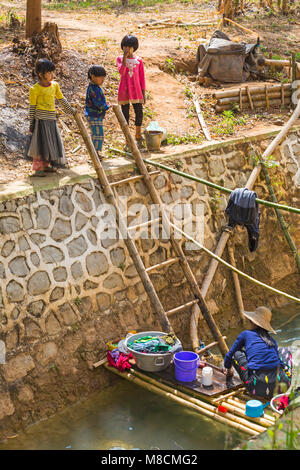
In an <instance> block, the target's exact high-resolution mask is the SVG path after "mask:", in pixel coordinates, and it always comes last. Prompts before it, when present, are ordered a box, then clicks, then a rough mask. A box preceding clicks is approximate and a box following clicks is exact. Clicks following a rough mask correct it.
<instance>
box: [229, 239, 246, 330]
mask: <svg viewBox="0 0 300 470" xmlns="http://www.w3.org/2000/svg"><path fill="white" fill-rule="evenodd" d="M227 250H228V255H229V263H230V264H231V265H232V266H234V267H236V263H235V258H234V251H233V246H232V243H231V241H229V242H228V245H227ZM231 273H232V278H233V283H234V288H235V295H236V300H237V304H238V311H239V315H240V317H241V320H242V324H243V325H245V323H246V319H245V315H244V303H243V297H242V291H241V285H240V280H239V276H238V275H237V273H236V272H234V271H231Z"/></svg>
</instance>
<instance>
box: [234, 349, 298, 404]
mask: <svg viewBox="0 0 300 470" xmlns="http://www.w3.org/2000/svg"><path fill="white" fill-rule="evenodd" d="M278 354H279V357H280V359H281V360H282V361H283V362H284V363H285V367H284V369H283V368H282V367H281V366H278V368H276V369H259V370H251V369H248V364H247V358H246V354H245V352H244V351H236V353H234V355H233V361H232V365H233V367H234V368H235V370H236V371H237V373H238V374H239V376H240V379H241V380H242V382H244V384H245V386H246V389H247V391H248V392H249V393H251V394H252V395H255V396H258V397H264V398H272V396H273V394H274V392H276V394H278V393H284V392H285V391H286V390H283V388H285V389H286V388H288V387H289V386H290V385H291V372H292V367H291V353H290V351H289V348H278ZM282 384H285V386H283V387H282Z"/></svg>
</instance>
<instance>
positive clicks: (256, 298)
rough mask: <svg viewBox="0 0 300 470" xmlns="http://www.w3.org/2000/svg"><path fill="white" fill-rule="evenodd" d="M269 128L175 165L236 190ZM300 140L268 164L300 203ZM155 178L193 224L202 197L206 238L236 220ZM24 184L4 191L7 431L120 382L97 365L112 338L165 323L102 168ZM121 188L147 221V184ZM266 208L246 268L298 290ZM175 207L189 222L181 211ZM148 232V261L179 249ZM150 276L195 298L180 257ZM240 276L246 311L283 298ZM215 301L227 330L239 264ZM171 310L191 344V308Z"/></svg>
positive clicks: (209, 200)
mask: <svg viewBox="0 0 300 470" xmlns="http://www.w3.org/2000/svg"><path fill="white" fill-rule="evenodd" d="M270 138H271V136H270V135H261V136H260V137H259V138H257V137H255V138H254V137H253V139H248V140H247V139H244V140H242V139H237V140H236V141H231V142H228V143H224V142H223V143H222V144H220V143H218V144H216V143H212V144H210V145H206V146H204V147H203V148H198V149H193V150H190V151H188V152H184V153H182V154H181V155H178V154H176V155H174V156H172V155H171V156H168V159H167V162H168V163H167V164H169V165H173V164H176V163H177V162H178V161H180V169H181V170H182V171H185V172H187V173H190V174H194V175H196V176H199V177H201V178H204V179H208V180H211V181H214V182H215V183H217V184H220V185H224V186H226V187H229V188H235V187H241V186H243V185H244V184H245V182H246V180H247V177H248V176H249V174H250V173H251V170H252V168H253V165H254V164H255V159H253V158H252V156H251V152H253V148H254V149H256V150H257V151H259V152H262V151H263V149H264V147H265V146H266V145H267V142H268V139H270ZM292 139H293V145H289V146H285V147H284V146H282V147H281V148H280V149H279V150H278V152H277V153H276V155H275V156H274V158H276V159H277V160H278V161H280V168H279V169H273V170H270V172H271V176H272V178H273V181H274V182H276V184H275V190H277V191H279V192H280V197H281V199H280V202H284V203H287V204H290V205H294V206H299V200H300V197H299V188H298V186H297V184H294V181H295V174H296V173H297V171H298V166H297V164H296V163H295V159H296V161H298V160H297V159H298V158H300V155H298V153H299V154H300V151H299V152H298V150H299V149H298V147H299V145H298V144H299V143H300V138H299V133H297V132H294V133H293V135H292ZM295 143H296V144H297V145H294V144H295ZM291 152H294V153H292V154H291ZM297 152H298V153H297ZM156 158H157V157H156ZM133 172H134V166H133V165H131V166H130V168H129V167H128V162H127V163H126V165H125V164H124V166H122V165H120V167H119V168H115V169H114V172H109V171H108V174H109V177H110V178H111V179H112V180H122V179H124V178H126V177H127V176H128V175H129V174H132V173H133ZM153 181H154V184H155V186H156V188H157V189H158V191H159V193H160V196H161V198H162V200H163V202H164V203H165V204H167V205H168V206H170V205H172V204H173V205H174V206H175V205H176V204H180V203H181V204H182V203H185V204H190V207H191V209H192V211H191V214H192V215H191V223H194V224H195V223H196V222H197V220H196V217H197V211H196V208H197V206H198V205H201V206H202V207H203V214H204V222H205V224H204V244H205V246H206V247H207V248H208V249H211V250H213V249H214V247H215V245H216V242H217V238H218V236H219V233H220V229H221V227H222V226H223V225H224V224H225V223H226V217H225V214H224V209H225V208H226V205H227V200H228V198H227V197H226V196H224V195H221V194H220V193H217V192H216V191H214V190H212V189H210V188H207V187H206V186H204V185H201V184H199V183H196V182H193V181H190V180H185V179H183V178H181V177H179V176H176V175H173V174H168V173H167V172H162V173H161V174H160V175H155V176H153ZM17 188H18V192H17V193H16V195H15V197H14V195H13V192H12V191H11V188H10V193H9V196H8V195H7V193H5V191H3V192H2V193H0V201H1V202H0V237H1V244H0V340H1V341H3V342H4V343H5V347H6V361H5V363H4V364H1V363H0V439H1V438H5V437H6V436H9V435H11V434H14V433H15V432H17V431H19V430H20V429H22V428H23V427H26V426H27V425H28V424H30V423H32V422H34V421H37V420H39V419H42V418H45V417H47V416H50V415H52V414H54V413H56V412H57V411H58V410H59V409H61V408H63V407H65V406H67V405H68V404H70V403H74V402H75V401H76V400H79V399H81V398H83V397H85V396H88V395H89V394H90V393H92V392H93V391H96V390H99V389H101V388H102V387H103V386H105V385H107V384H108V383H109V381H110V380H114V379H112V378H111V377H110V374H109V373H107V372H106V371H104V370H101V369H97V370H93V368H92V364H93V363H94V362H96V361H97V360H99V359H101V358H102V357H104V354H105V350H106V342H107V341H109V340H116V339H118V338H120V337H122V336H123V335H125V334H126V332H127V331H128V330H132V329H136V330H139V331H143V330H144V331H145V330H153V329H160V326H159V324H158V323H157V320H156V319H155V317H154V315H153V311H152V308H151V305H150V302H149V300H148V297H147V295H146V293H145V292H144V288H143V285H142V283H141V281H140V278H139V277H138V275H137V273H136V270H135V267H134V265H133V263H132V260H131V258H130V257H129V255H128V252H127V248H126V246H125V243H124V242H123V240H120V239H119V237H118V234H116V233H115V231H114V228H113V227H112V226H111V224H110V214H109V211H108V208H107V205H106V201H105V199H104V195H103V193H102V190H101V187H100V185H99V183H98V181H97V180H96V179H95V178H94V177H92V176H91V177H90V178H85V179H84V180H83V181H79V180H78V178H77V179H76V180H75V179H74V181H72V178H71V179H69V181H68V184H66V185H65V186H62V187H59V181H58V182H57V186H55V185H53V184H52V186H51V188H49V189H44V188H38V189H37V190H36V191H35V192H32V193H31V194H28V188H27V189H26V191H27V192H26V195H22V194H20V192H19V188H20V184H19V183H18V184H17ZM255 190H256V191H257V193H258V195H259V197H261V198H263V199H267V198H268V194H267V190H266V187H265V185H264V182H263V181H262V180H259V181H258V184H257V186H256V187H255ZM115 191H116V197H117V199H118V204H120V206H121V205H122V204H124V197H126V198H127V199H126V203H127V207H128V222H129V223H130V224H132V225H136V224H138V223H139V222H138V218H139V217H140V221H141V222H142V221H145V219H143V217H145V216H146V215H149V214H147V212H149V210H148V209H149V201H150V198H149V195H148V193H147V190H146V188H145V186H144V184H143V183H142V182H141V181H131V182H130V183H127V184H123V185H122V186H120V187H119V188H118V187H115ZM145 207H146V210H145ZM261 210H262V222H261V239H260V244H259V249H258V250H257V252H256V253H254V254H253V253H250V252H249V250H248V245H247V235H246V231H245V230H244V229H242V228H240V229H237V230H236V232H235V235H234V241H235V243H236V249H235V253H236V261H237V266H238V267H239V268H240V269H242V270H244V271H245V272H248V273H249V274H250V275H251V276H253V277H256V278H257V279H259V280H261V281H263V282H266V283H268V284H271V285H273V286H274V287H276V286H278V287H280V289H281V290H284V289H285V288H286V290H287V291H288V292H290V293H293V288H294V287H293V286H296V285H297V284H298V286H299V279H298V275H297V269H296V266H295V263H294V260H293V258H292V256H291V254H290V253H289V249H288V247H287V246H286V245H285V242H284V239H283V236H282V234H281V231H280V228H279V226H278V223H277V219H276V217H275V215H274V213H273V211H272V209H267V208H262V209H261ZM175 215H176V217H175V218H176V219H177V220H180V217H181V215H180V213H179V212H178V213H177V212H175ZM285 218H286V220H287V222H288V223H289V224H290V225H291V224H292V225H293V226H294V230H293V237H294V241H295V243H296V245H297V246H298V247H299V245H300V239H299V233H300V230H299V228H300V225H299V220H298V219H297V216H293V215H291V214H288V215H286V216H285ZM149 230H150V229H148V227H145V226H144V227H143V228H142V229H141V230H140V232H138V233H139V235H138V236H137V245H138V247H139V251H140V253H141V256H142V259H143V261H144V263H145V266H146V267H149V266H153V265H156V264H158V263H161V262H163V261H165V260H167V259H169V258H170V257H173V256H174V254H173V253H172V251H171V247H170V243H169V241H168V239H167V238H166V239H163V240H162V241H161V242H160V241H159V240H157V239H153V238H151V237H149V234H150V231H149ZM274 252H278V253H280V254H281V257H280V260H278V259H276V260H275V258H274ZM186 254H187V256H188V258H189V260H190V262H191V266H192V268H193V270H194V272H195V275H196V277H197V279H198V280H199V283H200V285H201V281H202V279H203V276H204V273H205V270H206V269H207V266H208V263H209V258H208V256H207V255H206V254H205V253H201V251H199V250H197V251H193V250H190V251H189V250H187V251H186ZM226 256H227V255H226V254H224V257H225V258H226ZM150 277H151V279H152V282H153V283H154V286H155V288H156V289H157V291H158V293H159V296H160V299H161V300H162V303H163V305H164V307H165V309H166V310H169V309H172V308H175V307H177V306H179V305H181V304H183V303H185V302H187V301H189V300H192V297H191V293H190V290H189V288H188V286H187V285H186V284H185V282H184V280H183V275H182V271H181V269H180V267H179V265H178V264H173V265H169V266H166V267H165V268H163V269H162V270H159V271H158V270H157V271H153V272H151V273H150ZM241 285H242V292H243V297H244V304H245V308H246V309H248V310H249V309H252V308H254V307H255V306H256V304H257V302H259V304H261V303H267V304H269V305H277V304H280V303H282V302H283V299H282V298H278V297H274V296H273V295H271V294H270V293H269V292H266V291H263V290H262V289H260V288H257V289H256V288H254V287H253V285H249V283H248V282H247V281H245V280H241ZM207 302H208V305H209V306H210V309H211V311H212V313H213V314H214V315H216V317H217V318H216V321H217V322H218V324H219V326H220V328H221V330H222V329H224V328H226V327H228V326H229V325H233V324H234V323H235V322H237V321H238V315H237V314H236V312H237V306H236V300H235V295H234V291H233V284H232V279H231V274H230V272H228V270H226V269H225V268H224V267H219V268H218V271H217V274H216V277H215V280H214V282H213V285H212V287H211V288H210V291H209V292H208V296H207ZM170 320H171V322H172V324H173V326H174V329H175V331H176V332H177V334H178V335H179V336H180V338H181V340H182V341H183V344H184V346H185V347H186V348H189V347H190V338H189V320H190V312H189V311H186V312H183V313H181V314H176V315H175V316H174V317H171V319H170ZM200 328H201V333H200V335H199V337H201V339H202V340H211V337H210V334H209V331H208V329H207V327H206V325H205V324H204V323H203V321H200Z"/></svg>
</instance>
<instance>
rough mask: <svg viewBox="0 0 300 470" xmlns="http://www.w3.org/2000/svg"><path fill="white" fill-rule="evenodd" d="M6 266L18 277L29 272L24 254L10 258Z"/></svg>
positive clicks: (24, 275)
mask: <svg viewBox="0 0 300 470" xmlns="http://www.w3.org/2000/svg"><path fill="white" fill-rule="evenodd" d="M8 266H9V269H10V271H11V273H12V274H14V275H15V276H18V277H26V276H27V274H29V272H30V271H29V268H28V265H27V261H26V258H25V257H24V256H17V257H16V258H14V259H12V260H11V261H10V263H9V265H8Z"/></svg>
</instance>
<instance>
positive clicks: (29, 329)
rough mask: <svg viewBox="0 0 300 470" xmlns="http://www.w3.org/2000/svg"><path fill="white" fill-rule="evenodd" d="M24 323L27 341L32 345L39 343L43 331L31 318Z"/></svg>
mask: <svg viewBox="0 0 300 470" xmlns="http://www.w3.org/2000/svg"><path fill="white" fill-rule="evenodd" d="M23 323H24V326H25V336H26V341H28V342H30V343H35V342H37V341H39V340H40V338H41V336H42V330H41V328H40V327H39V325H38V324H37V323H35V322H34V321H32V320H30V319H29V318H25V320H24V321H23Z"/></svg>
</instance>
